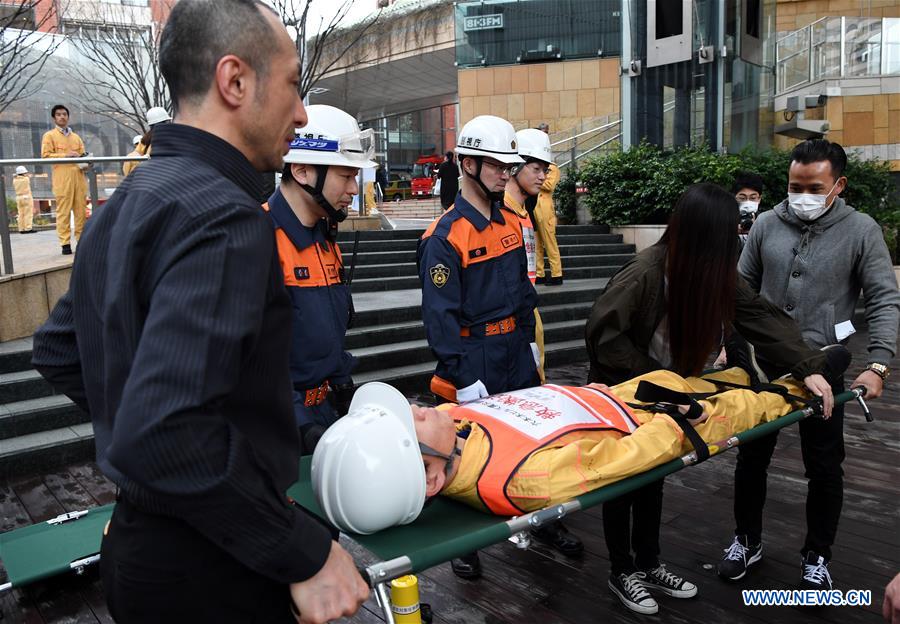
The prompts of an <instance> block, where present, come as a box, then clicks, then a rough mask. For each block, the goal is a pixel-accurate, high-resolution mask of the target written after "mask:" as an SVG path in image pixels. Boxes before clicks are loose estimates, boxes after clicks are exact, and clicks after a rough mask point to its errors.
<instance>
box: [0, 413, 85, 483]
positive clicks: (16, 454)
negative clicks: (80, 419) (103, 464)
mask: <svg viewBox="0 0 900 624" xmlns="http://www.w3.org/2000/svg"><path fill="white" fill-rule="evenodd" d="M93 458H94V430H93V427H92V426H91V424H90V423H82V424H79V425H73V426H70V427H59V428H56V429H49V430H47V431H39V432H36V433H29V434H27V435H22V436H18V437H15V438H10V439H8V440H4V441H3V445H2V450H0V475H3V478H10V477H14V476H17V475H24V474H42V473H46V472H48V471H50V470H53V469H55V468H58V467H60V466H64V465H66V464H73V463H76V462H82V461H88V460H91V459H93Z"/></svg>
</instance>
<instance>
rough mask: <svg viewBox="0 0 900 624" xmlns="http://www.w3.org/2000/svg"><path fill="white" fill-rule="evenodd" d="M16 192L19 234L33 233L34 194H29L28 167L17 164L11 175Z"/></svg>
mask: <svg viewBox="0 0 900 624" xmlns="http://www.w3.org/2000/svg"><path fill="white" fill-rule="evenodd" d="M13 189H14V190H15V192H16V208H17V209H18V211H19V215H18V216H19V234H33V233H34V230H33V229H32V227H31V222H32V219H33V217H34V196H33V195H32V194H31V179H30V175H29V173H28V169H26V168H25V167H23V166H22V165H19V166H18V167H16V175H15V176H14V177H13Z"/></svg>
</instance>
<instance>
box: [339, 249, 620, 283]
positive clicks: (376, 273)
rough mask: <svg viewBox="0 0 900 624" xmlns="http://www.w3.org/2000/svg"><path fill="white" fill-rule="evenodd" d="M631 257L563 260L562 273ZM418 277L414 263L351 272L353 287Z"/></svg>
mask: <svg viewBox="0 0 900 624" xmlns="http://www.w3.org/2000/svg"><path fill="white" fill-rule="evenodd" d="M632 257H633V255H632V254H604V255H591V256H575V257H572V258H564V259H563V260H564V262H563V271H564V273H565V274H566V275H569V274H570V273H571V270H573V269H579V268H585V267H607V266H614V267H616V268H618V267H621V266H622V265H623V264H625V263H626V262H628V261H629V260H630V259H631V258H632ZM409 275H413V276H415V275H418V273H417V272H416V264H415V262H396V263H390V264H369V265H361V266H359V265H358V266H357V267H356V268H355V269H354V272H353V285H354V286H355V285H356V280H358V279H359V280H366V279H371V278H388V277H403V276H409Z"/></svg>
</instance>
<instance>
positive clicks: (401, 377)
mask: <svg viewBox="0 0 900 624" xmlns="http://www.w3.org/2000/svg"><path fill="white" fill-rule="evenodd" d="M545 353H546V366H547V367H548V368H549V367H552V366H564V365H566V364H571V363H572V362H577V361H579V360H583V359H585V358H586V357H587V353H586V352H585V346H584V339H583V338H581V339H578V340H567V341H565V342H557V343H555V344H549V345H547V346H546V349H545ZM433 374H434V362H433V361H429V362H420V363H417V364H407V365H404V366H396V367H392V368H384V369H381V370H378V371H372V372H367V373H362V374H359V375H354V376H353V381H354V382H356V383H358V384H362V383H366V382H369V381H383V382H385V383H388V384H391V385H392V386H394V387H396V388H397V389H398V390H400V391H401V392H403V393H404V394H405V395H406V396H408V397H415V396H419V395H426V394H427V393H428V392H429V384H430V383H431V376H432V375H433Z"/></svg>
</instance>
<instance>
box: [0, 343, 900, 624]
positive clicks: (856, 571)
mask: <svg viewBox="0 0 900 624" xmlns="http://www.w3.org/2000/svg"><path fill="white" fill-rule="evenodd" d="M866 338H867V337H866V334H865V332H859V333H858V334H857V335H856V336H854V340H853V341H852V342H851V349H852V350H853V351H854V354H855V355H856V356H857V359H856V362H855V363H854V365H853V367H852V368H851V372H853V373H855V372H856V371H858V370H859V368H860V367H861V365H862V363H864V361H865V360H864V357H865V356H864V355H863V353H864V347H865V344H866V342H865V341H866ZM894 365H895V366H894V369H895V370H898V368H900V360H896V361H895V362H894ZM548 373H550V378H551V380H552V381H554V382H557V383H573V384H577V383H580V382H581V381H582V380H583V378H584V374H585V370H584V367H583V366H570V367H566V368H563V369H557V370H553V371H548ZM898 377H900V375H898ZM892 381H893V383H892V384H891V385H890V386H889V388H888V390H887V391H886V392H885V396H884V397H882V399H880V400H879V401H877V402H873V403H872V404H871V407H872V408H873V412H874V413H875V414H876V419H877V420H876V422H875V423H872V424H866V423H865V421H864V419H863V418H862V416H861V414H860V411H859V409H858V407H856V406H855V405H854V406H851V407H849V408H848V415H847V419H846V424H845V436H846V447H847V459H846V461H845V462H844V471H845V473H846V476H845V496H844V511H843V516H842V519H841V525H840V529H839V532H838V539H837V544H836V545H835V548H834V560H833V562H832V564H831V573H832V576H833V578H834V580H835V587H836V588H838V589H842V590H848V589H868V590H871V592H872V604H871V606H869V607H865V608H863V607H828V608H818V609H809V608H806V609H801V608H793V607H764V608H750V607H744V606H743V604H742V601H741V591H740V590H741V589H755V588H759V589H790V588H793V587H795V586H796V583H797V582H798V581H799V553H798V549H799V547H800V546H801V544H802V539H803V534H804V526H805V524H804V517H805V514H804V501H805V493H806V483H805V479H804V477H803V466H802V463H801V459H800V444H799V437H798V434H797V430H796V427H792V428H790V429H789V430H786V431H783V432H782V433H781V435H780V438H779V443H778V449H777V451H776V454H775V457H774V459H773V465H772V468H771V469H770V477H769V495H768V504H767V507H766V512H765V536H764V540H765V557H764V559H763V561H762V562H761V564H760V565H759V566H758V567H757V568H756V569H755V571H754V572H753V573H752V574H750V575H749V576H748V577H747V578H746V579H745V580H744V581H742V582H739V583H735V584H726V583H723V582H721V581H719V580H718V579H717V578H716V576H715V571H714V567H715V563H716V562H717V561H718V559H719V557H720V556H721V554H722V548H724V547H725V546H727V544H728V543H729V542H730V540H731V532H732V526H733V521H732V515H731V509H732V500H733V497H732V472H733V467H734V458H735V453H733V452H732V453H730V454H727V455H725V456H722V457H718V458H714V459H712V460H710V461H708V462H706V463H704V464H701V465H700V466H696V467H694V468H691V469H689V470H685V471H683V472H680V473H677V474H676V475H673V476H670V477H669V478H668V479H667V481H666V490H665V503H664V511H663V526H662V535H661V541H662V550H663V553H662V559H663V560H664V561H665V562H666V563H667V564H668V566H669V568H670V569H672V570H674V571H676V572H678V573H679V574H682V575H684V576H686V577H688V578H689V579H691V580H692V581H694V582H695V583H696V584H697V585H698V586H699V588H700V593H699V596H698V597H697V598H694V599H691V600H676V599H671V598H666V597H662V598H660V599H659V602H660V612H659V615H657V616H637V615H635V614H632V613H630V612H629V611H627V610H626V609H625V608H623V607H622V606H621V605H620V604H619V603H618V601H617V600H616V599H615V598H613V597H612V595H611V594H610V592H609V591H608V589H607V588H606V580H607V576H608V569H609V568H608V559H607V554H606V548H605V545H604V543H603V535H602V532H603V531H602V523H601V518H600V510H599V508H596V509H592V510H588V511H585V512H581V513H580V514H576V515H575V516H573V517H571V518H570V519H569V520H567V524H568V526H569V527H570V528H571V529H572V530H573V531H575V532H577V533H578V534H579V535H580V536H581V538H582V539H583V540H584V542H585V545H586V552H585V554H584V556H583V557H581V558H579V559H575V560H569V559H566V558H564V557H562V556H560V555H557V554H555V553H554V552H551V551H548V550H547V549H545V548H542V547H540V546H532V548H531V549H529V550H526V551H522V550H517V549H516V548H515V547H514V546H513V545H512V544H509V543H503V544H498V545H495V546H492V547H490V548H488V549H486V550H485V551H483V552H482V563H483V565H484V577H483V578H482V579H481V580H479V581H475V582H467V581H461V580H458V579H457V578H455V577H454V576H453V573H452V572H451V570H450V566H449V565H446V564H445V565H442V566H438V567H436V568H433V569H432V570H429V571H428V572H426V573H424V574H422V575H420V585H421V589H422V596H421V598H422V601H424V602H429V603H431V605H432V606H433V607H434V610H435V614H436V617H435V622H438V623H439V624H450V623H454V624H456V623H458V624H462V623H490V624H500V623H510V624H523V623H532V622H533V623H541V624H557V623H559V624H563V623H566V624H580V623H585V624H587V623H594V622H648V621H655V622H675V623H681V622H703V623H708V622H728V623H729V624H742V623H747V624H756V623H766V624H779V623H785V624H793V623H799V622H809V621H822V622H834V623H835V624H854V623H872V624H875V623H877V622H880V621H882V620H881V617H880V610H881V602H882V599H883V595H884V594H883V590H884V586H885V584H886V583H887V582H888V581H889V580H890V578H892V577H893V575H894V574H896V573H897V572H898V571H900V388H898V385H900V382H898V381H897V380H896V378H895V379H893V380H892ZM113 493H114V487H113V485H112V484H111V483H110V482H109V481H108V480H107V479H106V478H105V477H104V476H103V475H102V474H100V472H99V470H98V469H97V467H96V465H94V464H92V463H88V464H81V465H75V466H69V467H67V468H66V469H65V470H61V471H59V472H56V473H53V474H44V475H34V476H31V477H28V478H21V479H18V480H16V481H12V482H8V483H0V531H6V530H9V529H13V528H16V527H20V526H24V525H27V524H29V523H32V522H37V521H42V520H46V519H48V518H51V517H53V516H56V515H58V514H60V513H62V512H64V511H72V510H77V509H83V508H85V507H89V506H93V505H97V504H104V503H108V502H110V501H111V500H113ZM345 546H347V547H348V548H350V549H351V552H353V554H354V556H355V557H356V558H357V560H358V561H359V562H360V563H364V562H366V561H369V560H370V555H369V554H368V553H366V552H365V551H363V550H362V549H361V548H359V547H357V546H355V545H354V544H352V543H348V542H346V541H345ZM3 576H4V573H3V572H2V570H0V578H2V577H3ZM378 612H379V611H378V609H377V607H376V606H375V604H374V602H373V601H370V602H369V603H367V604H366V606H365V609H363V610H362V611H360V613H359V614H358V615H356V616H355V617H353V618H352V619H351V620H350V621H351V622H355V623H360V624H369V623H374V622H380V621H381V619H380V617H378V615H377V614H378ZM0 614H2V616H3V619H2V620H0V621H2V622H3V624H12V623H19V622H27V623H29V624H30V623H34V624H39V623H46V624H59V623H63V622H65V623H96V622H112V619H111V618H110V616H109V613H108V611H107V610H106V606H105V603H104V599H103V591H102V588H101V586H100V583H99V581H98V577H97V573H96V570H94V571H91V572H87V573H86V574H85V575H84V576H81V577H76V576H74V575H70V576H66V577H61V578H57V579H53V580H50V581H47V582H41V583H36V584H34V585H32V586H30V587H28V588H26V589H24V590H15V591H12V592H8V593H6V594H4V595H2V596H0Z"/></svg>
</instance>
